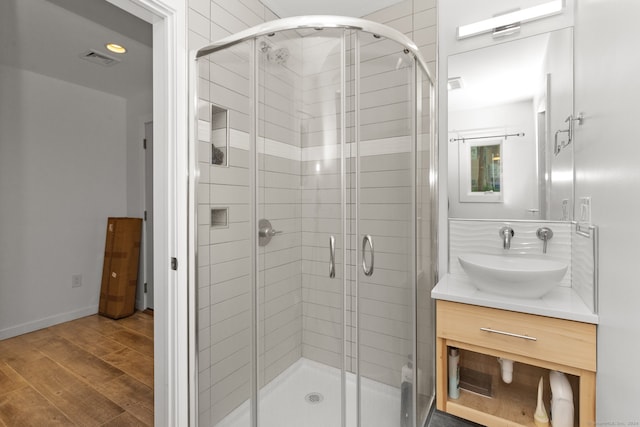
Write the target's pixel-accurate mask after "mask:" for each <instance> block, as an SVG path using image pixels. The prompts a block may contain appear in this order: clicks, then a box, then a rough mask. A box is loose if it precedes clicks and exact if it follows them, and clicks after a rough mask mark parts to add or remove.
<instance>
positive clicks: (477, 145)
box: [458, 139, 502, 203]
mask: <svg viewBox="0 0 640 427" xmlns="http://www.w3.org/2000/svg"><path fill="white" fill-rule="evenodd" d="M501 153H502V140H501V139H498V140H496V139H486V140H484V141H482V142H480V141H469V142H467V143H466V144H464V146H463V148H462V149H461V150H460V161H459V164H458V167H459V171H460V201H462V202H475V203H496V202H502V191H501V187H502V185H501V183H502V162H501Z"/></svg>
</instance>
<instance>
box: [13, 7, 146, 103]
mask: <svg viewBox="0 0 640 427" xmlns="http://www.w3.org/2000/svg"><path fill="white" fill-rule="evenodd" d="M109 42H113V43H117V44H120V45H123V46H125V47H126V48H127V53H125V54H122V55H118V54H114V53H110V52H109V51H108V50H107V49H106V48H105V47H104V45H105V44H106V43H109ZM151 45H152V27H151V24H149V23H147V22H145V21H142V20H140V19H138V18H137V17H135V16H133V15H131V14H129V13H127V12H125V11H123V10H121V9H120V8H118V7H116V6H113V5H112V4H111V3H108V2H107V1H105V0H0V64H2V65H6V66H10V67H15V68H22V69H26V70H29V71H33V72H35V73H39V74H43V75H46V76H49V77H53V78H56V79H60V80H65V81H68V82H71V83H75V84H78V85H81V86H86V87H89V88H92V89H96V90H99V91H102V92H107V93H111V94H114V95H117V96H121V97H125V98H126V97H130V96H133V95H136V94H138V93H141V92H143V91H151V88H152V70H153V68H152V48H151ZM89 49H94V50H96V51H99V52H101V53H103V54H105V55H108V56H111V57H114V58H117V59H119V60H121V62H119V63H117V64H115V65H111V66H108V67H105V66H102V65H98V64H95V63H91V62H88V61H86V60H84V59H81V58H80V55H81V54H82V53H83V52H86V51H87V50H89Z"/></svg>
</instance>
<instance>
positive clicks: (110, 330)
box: [0, 312, 153, 427]
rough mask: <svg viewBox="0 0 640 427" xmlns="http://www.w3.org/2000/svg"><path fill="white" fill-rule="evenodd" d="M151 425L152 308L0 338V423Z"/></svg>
mask: <svg viewBox="0 0 640 427" xmlns="http://www.w3.org/2000/svg"><path fill="white" fill-rule="evenodd" d="M14 426H16V427H28V426H37V427H43V426H47V427H49V426H108V427H116V426H120V427H125V426H153V315H152V314H149V313H147V312H136V313H134V314H133V315H132V316H129V317H126V318H124V319H119V320H112V319H108V318H106V317H102V316H99V315H93V316H88V317H84V318H82V319H78V320H74V321H71V322H67V323H62V324H60V325H56V326H52V327H49V328H46V329H42V330H39V331H36V332H32V333H29V334H25V335H21V336H18V337H15V338H9V339H6V340H3V341H0V427H14Z"/></svg>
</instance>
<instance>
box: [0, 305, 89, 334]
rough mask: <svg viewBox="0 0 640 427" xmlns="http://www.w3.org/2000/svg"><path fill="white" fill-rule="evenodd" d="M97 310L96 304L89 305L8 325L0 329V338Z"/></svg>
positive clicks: (65, 320)
mask: <svg viewBox="0 0 640 427" xmlns="http://www.w3.org/2000/svg"><path fill="white" fill-rule="evenodd" d="M97 312H98V305H97V304H96V305H92V306H89V307H85V308H81V309H79V310H73V311H69V312H67V313H61V314H55V315H53V316H49V317H45V318H43V319H37V320H33V321H31V322H26V323H22V324H20V325H15V326H10V327H8V328H5V329H2V330H0V340H4V339H7V338H12V337H16V336H18V335H22V334H27V333H29V332H33V331H37V330H38V329H44V328H48V327H49V326H53V325H57V324H59V323H64V322H68V321H70V320H75V319H79V318H81V317H86V316H91V315H92V314H96V313H97Z"/></svg>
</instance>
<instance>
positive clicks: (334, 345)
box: [194, 20, 434, 427]
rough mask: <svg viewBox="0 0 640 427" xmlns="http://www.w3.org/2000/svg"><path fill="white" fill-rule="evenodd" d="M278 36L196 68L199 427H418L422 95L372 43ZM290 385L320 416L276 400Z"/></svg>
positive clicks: (426, 226) (428, 323)
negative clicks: (224, 116)
mask: <svg viewBox="0 0 640 427" xmlns="http://www.w3.org/2000/svg"><path fill="white" fill-rule="evenodd" d="M357 21H358V22H361V20H357ZM276 22H280V23H282V22H286V20H282V21H276ZM362 22H366V21H362ZM276 27H277V28H279V30H274V31H272V32H266V33H265V32H262V33H256V35H255V36H254V37H247V38H245V39H243V40H242V41H237V42H234V43H227V42H225V41H224V40H223V41H222V42H221V44H219V46H217V47H216V48H215V49H213V50H212V51H211V52H206V54H202V55H201V56H200V57H199V59H198V60H197V67H198V79H197V80H198V81H197V98H198V99H197V103H198V114H197V150H196V151H197V167H198V169H199V179H198V182H197V197H196V198H197V218H198V220H197V221H198V232H197V240H198V241H197V261H196V262H197V266H196V267H197V305H198V315H197V325H196V328H197V332H196V334H197V352H198V354H197V357H196V359H197V370H198V402H197V412H198V425H200V426H253V425H256V426H274V427H275V426H276V425H277V426H283V425H292V426H293V425H296V426H306V425H309V426H312V425H316V424H313V423H314V422H315V423H318V422H320V424H317V425H336V426H338V425H345V426H354V427H355V426H356V425H362V426H377V425H380V426H383V425H384V426H385V427H389V426H395V425H397V426H398V427H405V426H414V425H416V423H419V422H421V420H422V418H423V417H424V415H425V414H426V410H427V408H428V405H429V404H430V403H431V400H432V398H433V372H432V366H433V356H432V354H433V347H432V334H433V321H432V319H433V311H432V307H431V305H430V303H428V301H429V299H428V298H426V297H425V299H424V301H422V302H421V303H417V302H416V295H420V294H422V295H427V296H428V292H429V291H430V289H431V287H432V285H433V281H432V280H433V276H434V274H433V271H432V265H433V262H432V260H431V259H430V256H431V245H432V244H433V242H432V239H431V238H430V236H431V230H432V216H431V214H432V211H433V206H432V199H433V195H432V190H431V188H432V187H431V181H430V180H431V177H432V173H433V168H432V167H431V164H432V148H431V138H430V133H429V132H430V116H429V111H430V101H431V90H432V84H431V81H430V80H429V78H428V76H427V75H426V72H425V71H424V70H423V68H422V66H421V64H420V61H417V60H416V57H415V56H414V55H415V53H414V52H413V51H412V50H410V49H409V48H407V47H406V46H404V45H402V44H401V43H399V42H398V41H397V40H392V39H390V38H388V37H381V36H380V34H377V33H375V34H374V33H371V32H366V31H356V30H352V29H349V28H346V27H344V26H342V25H338V26H337V27H334V26H332V25H328V26H327V27H326V28H325V27H323V28H318V27H317V26H314V27H312V28H305V27H304V26H302V27H300V26H296V27H294V28H295V29H287V28H286V25H285V26H284V27H281V26H278V25H277V24H276ZM377 27H379V25H378V24H376V28H377ZM221 105H224V106H225V108H226V109H227V112H228V124H229V129H228V138H229V139H228V140H229V145H228V151H227V153H226V156H225V158H227V159H228V167H224V168H223V167H219V166H218V165H214V164H212V161H211V158H212V155H211V153H212V145H213V144H215V143H214V141H213V140H212V137H211V135H212V134H213V133H212V130H213V129H214V126H215V124H214V123H213V122H212V117H213V115H212V114H210V112H211V111H212V108H216V106H217V107H219V106H221ZM213 111H215V110H213ZM223 208H224V209H226V212H227V218H226V219H227V227H226V228H222V227H212V224H211V221H210V219H211V210H212V209H223ZM260 219H267V220H269V221H270V223H271V228H269V229H268V230H266V231H264V230H263V232H265V233H270V237H271V238H270V241H269V243H268V244H266V245H264V246H259V245H258V234H259V230H258V226H257V225H258V221H259V220H260ZM366 235H369V236H370V240H369V242H365V241H364V240H363V239H364V236H366ZM331 240H333V242H334V243H333V245H332V244H331V243H330V242H331ZM363 258H364V260H363ZM331 259H333V260H334V263H333V266H331ZM363 261H364V264H365V267H371V266H372V265H373V273H372V274H371V275H366V274H365V273H364V268H363V265H362V264H363ZM330 270H333V271H334V274H331V271H330ZM195 288H196V286H194V289H195ZM417 320H419V323H418V321H417ZM418 324H419V327H418V326H417V325H418ZM416 351H418V353H417V355H416ZM403 367H404V381H403ZM416 376H417V378H416ZM320 377H322V381H324V382H325V383H326V384H325V383H321V381H320V380H319V379H318V378H320ZM296 382H297V383H302V384H303V385H304V387H302V389H301V390H303V391H305V390H306V388H308V390H306V392H317V393H319V394H320V395H322V396H321V397H317V398H316V399H321V400H320V401H319V402H318V403H317V405H316V406H314V408H313V411H316V412H317V413H316V412H314V413H313V414H314V415H311V413H309V412H308V410H309V409H308V408H307V407H306V406H305V405H309V402H308V400H307V401H305V399H304V397H305V394H303V395H301V396H298V397H296V396H295V395H294V396H293V397H292V398H290V397H282V398H279V397H276V396H280V395H281V394H280V393H282V390H281V389H282V388H288V389H289V390H288V392H293V391H292V390H294V389H295V387H296V386H294V385H292V384H294V383H296ZM413 384H418V385H419V387H418V390H416V393H415V397H414V393H413ZM305 387H306V388H305ZM323 390H326V391H325V392H323ZM323 393H324V395H323ZM385 399H386V400H385ZM414 399H415V401H414ZM372 402H376V403H374V406H377V408H370V407H369V406H368V405H371V404H372ZM279 405H280V406H279ZM279 407H281V408H282V410H279V409H277V408H279ZM414 408H415V410H416V413H417V415H415V414H414ZM318 411H319V412H318ZM296 414H298V415H296ZM305 414H306V415H305ZM318 414H322V415H321V416H323V417H324V416H326V418H325V419H324V421H323V419H321V418H318V419H317V420H316V421H311V418H313V419H316V418H317V417H318V416H319V415H318ZM401 414H404V415H402V416H401ZM296 416H300V417H302V418H301V419H295V417H296ZM284 418H291V419H290V420H288V421H285V420H284ZM274 420H275V421H274ZM287 423H288V424H287Z"/></svg>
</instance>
